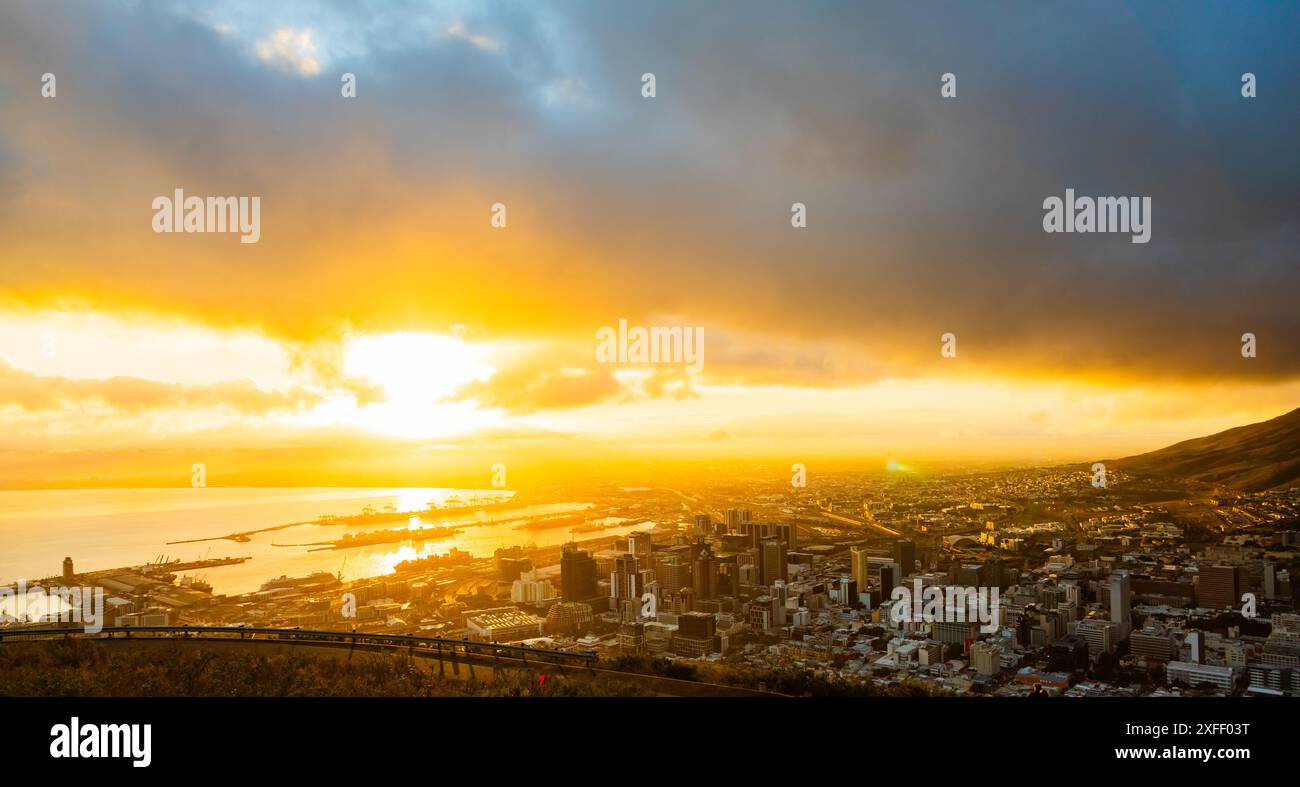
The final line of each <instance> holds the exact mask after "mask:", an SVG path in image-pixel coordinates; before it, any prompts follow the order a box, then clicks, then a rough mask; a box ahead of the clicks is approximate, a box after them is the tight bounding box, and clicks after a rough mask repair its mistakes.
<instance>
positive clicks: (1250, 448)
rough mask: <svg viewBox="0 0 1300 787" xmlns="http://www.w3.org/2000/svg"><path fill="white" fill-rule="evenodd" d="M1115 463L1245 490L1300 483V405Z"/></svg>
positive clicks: (1146, 472) (1139, 471)
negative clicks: (1285, 412) (1246, 423)
mask: <svg viewBox="0 0 1300 787" xmlns="http://www.w3.org/2000/svg"><path fill="white" fill-rule="evenodd" d="M1116 465H1117V466H1118V467H1119V468H1120V469H1122V470H1125V471H1127V472H1130V473H1133V474H1136V475H1157V476H1172V477H1178V478H1188V479H1193V480H1197V481H1205V482H1208V483H1216V484H1223V485H1224V486H1228V487H1231V488H1233V489H1237V490H1240V491H1243V492H1260V491H1263V490H1266V489H1277V488H1285V487H1290V486H1300V408H1296V409H1295V410H1292V411H1291V412H1289V413H1287V414H1285V415H1279V416H1278V417H1277V418H1273V419H1271V420H1268V421H1263V422H1260V423H1257V424H1249V425H1247V426H1238V427H1236V428H1234V429H1229V430H1227V431H1226V432H1219V433H1218V434H1212V435H1210V436H1209V437H1197V438H1195V439H1192V440H1184V441H1183V442H1181V443H1175V444H1174V445H1171V446H1169V447H1168V448H1161V449H1160V450H1158V451H1151V452H1149V453H1145V454H1138V455H1137V456H1130V457H1127V458H1124V459H1120V460H1118V461H1117V462H1116Z"/></svg>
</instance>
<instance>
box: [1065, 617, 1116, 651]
mask: <svg viewBox="0 0 1300 787" xmlns="http://www.w3.org/2000/svg"><path fill="white" fill-rule="evenodd" d="M1122 628H1123V627H1122V626H1121V625H1120V624H1119V623H1116V622H1115V621H1113V620H1098V619H1096V618H1089V619H1087V620H1081V621H1079V622H1078V623H1077V624H1076V625H1075V629H1074V633H1075V635H1076V636H1078V637H1080V638H1082V639H1083V640H1084V641H1085V642H1087V643H1088V652H1089V653H1094V654H1099V653H1113V652H1115V646H1116V645H1117V644H1118V643H1119V641H1120V640H1121V639H1123V637H1121V636H1120V630H1121V629H1122Z"/></svg>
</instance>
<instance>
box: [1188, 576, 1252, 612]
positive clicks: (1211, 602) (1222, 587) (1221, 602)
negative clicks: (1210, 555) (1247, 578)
mask: <svg viewBox="0 0 1300 787" xmlns="http://www.w3.org/2000/svg"><path fill="white" fill-rule="evenodd" d="M1243 579H1244V576H1243V572H1242V568H1241V566H1201V575H1200V589H1199V591H1198V592H1197V603H1198V604H1200V606H1202V607H1209V608H1211V609H1222V608H1224V607H1231V606H1235V605H1236V604H1237V602H1238V601H1239V600H1240V598H1241V591H1242V585H1243V584H1244V582H1243Z"/></svg>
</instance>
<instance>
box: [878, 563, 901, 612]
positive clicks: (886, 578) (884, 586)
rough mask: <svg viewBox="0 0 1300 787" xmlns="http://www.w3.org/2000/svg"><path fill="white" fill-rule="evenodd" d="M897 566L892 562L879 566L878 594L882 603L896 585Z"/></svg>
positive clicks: (887, 598) (897, 577) (886, 599)
mask: <svg viewBox="0 0 1300 787" xmlns="http://www.w3.org/2000/svg"><path fill="white" fill-rule="evenodd" d="M898 580H899V576H898V567H897V566H894V565H893V564H889V565H884V566H881V567H880V594H881V602H880V603H882V604H884V603H886V602H887V601H888V600H889V596H890V594H891V593H893V592H894V588H895V587H897V586H898Z"/></svg>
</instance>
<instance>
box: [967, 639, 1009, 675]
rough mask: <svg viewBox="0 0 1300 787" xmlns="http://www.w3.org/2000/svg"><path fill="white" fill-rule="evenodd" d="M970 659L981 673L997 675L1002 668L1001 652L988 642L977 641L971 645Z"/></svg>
mask: <svg viewBox="0 0 1300 787" xmlns="http://www.w3.org/2000/svg"><path fill="white" fill-rule="evenodd" d="M970 661H971V666H972V667H974V668H975V671H976V672H977V673H979V674H980V675H996V674H998V672H1000V671H1001V670H1002V658H1001V653H1000V652H999V651H998V649H997V648H995V647H994V646H993V645H991V644H989V643H986V642H976V643H975V644H973V645H971V646H970Z"/></svg>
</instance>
